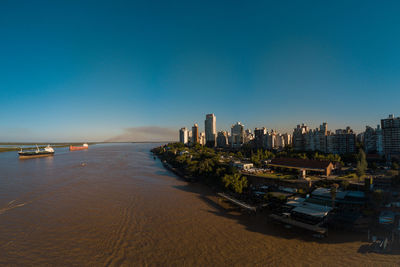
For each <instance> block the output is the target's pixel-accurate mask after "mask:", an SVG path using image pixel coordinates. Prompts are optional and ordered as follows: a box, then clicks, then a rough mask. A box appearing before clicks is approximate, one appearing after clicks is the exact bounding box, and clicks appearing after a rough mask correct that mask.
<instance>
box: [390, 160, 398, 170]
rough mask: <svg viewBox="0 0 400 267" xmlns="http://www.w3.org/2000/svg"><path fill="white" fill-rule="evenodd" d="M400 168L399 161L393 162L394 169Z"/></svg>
mask: <svg viewBox="0 0 400 267" xmlns="http://www.w3.org/2000/svg"><path fill="white" fill-rule="evenodd" d="M398 169H399V164H398V163H397V162H395V161H394V162H393V163H392V170H398Z"/></svg>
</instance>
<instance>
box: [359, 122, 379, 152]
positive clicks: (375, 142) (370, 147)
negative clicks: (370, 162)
mask: <svg viewBox="0 0 400 267" xmlns="http://www.w3.org/2000/svg"><path fill="white" fill-rule="evenodd" d="M363 139H364V150H365V153H367V154H375V153H376V154H379V155H382V154H383V136H382V129H381V126H380V125H377V127H376V129H374V128H372V127H369V126H367V127H366V129H365V132H364V138H363Z"/></svg>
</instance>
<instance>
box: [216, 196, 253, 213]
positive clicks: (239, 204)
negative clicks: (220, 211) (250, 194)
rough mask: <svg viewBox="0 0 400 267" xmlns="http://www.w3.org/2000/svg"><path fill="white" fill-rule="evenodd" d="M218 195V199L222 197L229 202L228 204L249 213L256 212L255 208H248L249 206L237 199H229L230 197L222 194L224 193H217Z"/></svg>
mask: <svg viewBox="0 0 400 267" xmlns="http://www.w3.org/2000/svg"><path fill="white" fill-rule="evenodd" d="M218 195H219V196H220V197H223V198H225V199H227V200H229V201H230V202H232V203H234V204H236V205H238V206H239V207H241V208H244V209H247V210H249V211H254V212H257V207H253V206H250V205H248V204H246V203H244V202H242V201H239V200H237V199H235V198H233V197H231V196H228V195H226V194H224V193H218Z"/></svg>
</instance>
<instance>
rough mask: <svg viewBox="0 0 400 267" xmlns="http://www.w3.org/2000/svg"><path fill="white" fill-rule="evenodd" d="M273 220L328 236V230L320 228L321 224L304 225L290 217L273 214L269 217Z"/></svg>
mask: <svg viewBox="0 0 400 267" xmlns="http://www.w3.org/2000/svg"><path fill="white" fill-rule="evenodd" d="M269 216H270V218H271V219H274V220H276V221H279V222H281V223H285V224H290V225H293V226H296V227H299V228H303V229H306V230H309V231H312V232H316V233H319V234H321V235H326V234H327V229H326V228H324V227H321V226H319V224H317V225H311V224H308V223H303V222H300V221H297V220H294V219H291V218H290V217H285V216H279V215H277V214H271V215H269Z"/></svg>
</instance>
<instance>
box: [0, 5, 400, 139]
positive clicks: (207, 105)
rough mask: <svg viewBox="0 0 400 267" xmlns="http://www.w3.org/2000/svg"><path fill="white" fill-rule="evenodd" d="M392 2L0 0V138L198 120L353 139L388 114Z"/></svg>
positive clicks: (99, 132)
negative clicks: (323, 129) (346, 133)
mask: <svg viewBox="0 0 400 267" xmlns="http://www.w3.org/2000/svg"><path fill="white" fill-rule="evenodd" d="M399 7H400V3H398V2H395V1H393V2H392V1H388V2H385V5H382V4H379V3H376V2H373V1H363V2H358V1H350V2H349V1H346V2H335V3H322V2H321V3H315V2H304V1H293V2H291V3H290V4H286V5H285V4H281V3H276V2H267V1H255V2H253V3H251V4H243V3H233V2H231V1H229V2H227V1H219V2H215V1H212V2H211V1H202V2H201V3H188V2H185V1H174V2H168V3H166V2H162V1H155V2H154V3H151V4H150V3H148V2H140V1H131V2H125V1H113V2H111V1H96V5H95V6H94V5H93V3H91V2H89V1H81V2H79V3H71V2H69V1H65V2H63V1H57V2H54V1H38V2H37V1H36V2H35V3H33V2H28V1H26V2H24V4H23V5H21V4H20V3H16V2H15V1H3V2H2V4H1V8H0V25H1V26H2V27H0V33H1V35H2V42H0V49H1V51H2V52H1V54H0V56H1V62H2V64H1V65H0V105H1V108H0V118H1V121H2V126H1V128H0V129H1V130H0V142H63V141H88V142H90V141H154V140H162V141H167V140H169V139H170V138H171V137H174V138H175V139H174V140H176V139H177V135H176V129H179V128H181V127H183V126H186V127H191V126H192V125H193V123H195V122H197V123H198V124H199V127H200V131H204V125H203V121H204V115H205V114H207V113H214V114H216V116H217V117H218V121H217V130H228V129H230V126H231V125H232V124H234V123H236V122H237V121H240V122H242V123H243V124H244V126H245V128H246V129H247V128H248V129H252V130H254V128H256V127H266V128H267V129H274V130H277V131H279V132H287V133H291V132H292V131H293V128H294V127H295V126H296V125H297V124H301V123H305V124H307V125H308V126H310V128H316V127H318V126H319V125H320V124H321V123H322V122H328V125H329V127H330V129H341V128H345V127H346V126H350V127H351V128H352V129H354V131H355V132H360V131H364V130H365V127H366V126H367V125H369V126H371V127H375V126H376V125H378V124H379V123H380V120H381V119H382V118H386V117H387V116H388V115H389V114H394V115H395V116H398V115H399V114H400V112H399V108H398V99H399V98H400V90H399V89H398V88H399V85H400V78H399V77H400V68H399V64H400V54H399V53H398V47H399V45H400V37H399V36H400V35H399V34H397V33H398V31H399V30H398V29H399V26H400V18H399V16H397V13H396V11H397V10H398V9H399ZM143 138H144V139H145V140H143Z"/></svg>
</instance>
